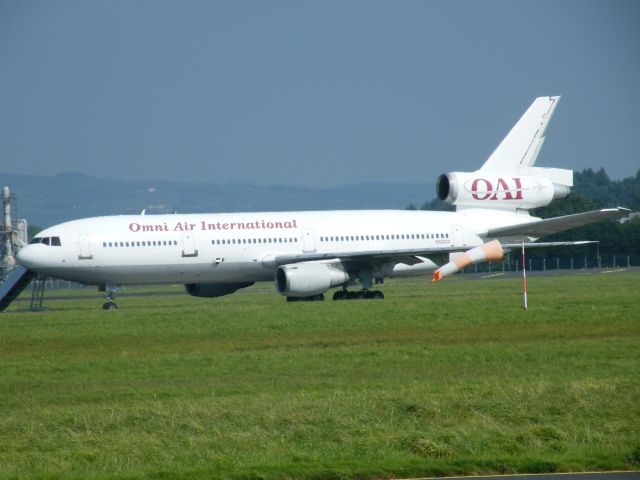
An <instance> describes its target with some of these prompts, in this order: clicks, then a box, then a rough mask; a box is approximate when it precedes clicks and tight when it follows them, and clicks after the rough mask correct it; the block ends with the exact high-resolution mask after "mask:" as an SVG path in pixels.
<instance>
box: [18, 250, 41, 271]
mask: <svg viewBox="0 0 640 480" xmlns="http://www.w3.org/2000/svg"><path fill="white" fill-rule="evenodd" d="M16 260H18V263H19V264H20V265H22V266H23V267H25V268H28V269H32V268H33V267H35V266H36V264H37V261H36V252H35V251H34V249H33V245H27V246H26V247H23V248H22V249H20V251H19V252H18V255H16Z"/></svg>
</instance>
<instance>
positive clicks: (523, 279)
mask: <svg viewBox="0 0 640 480" xmlns="http://www.w3.org/2000/svg"><path fill="white" fill-rule="evenodd" d="M522 288H523V290H522V293H523V300H524V309H525V310H527V272H526V270H525V261H524V241H523V242H522Z"/></svg>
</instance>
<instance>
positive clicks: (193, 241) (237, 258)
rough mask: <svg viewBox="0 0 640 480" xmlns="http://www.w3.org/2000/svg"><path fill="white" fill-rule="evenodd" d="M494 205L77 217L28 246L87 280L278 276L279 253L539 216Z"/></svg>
mask: <svg viewBox="0 0 640 480" xmlns="http://www.w3.org/2000/svg"><path fill="white" fill-rule="evenodd" d="M532 220H533V219H532V217H529V216H528V215H518V214H515V213H509V212H500V211H488V210H467V211H461V212H424V211H405V210H399V211H394V210H363V211H323V212H265V213H226V214H184V215H182V214H174V215H126V216H124V215H123V216H109V217H94V218H87V219H83V220H75V221H71V222H67V223H63V224H60V225H56V226H53V227H50V228H48V229H46V230H44V231H42V232H40V233H39V234H38V237H39V238H41V239H47V238H54V237H58V238H59V242H56V243H59V245H55V246H54V245H52V243H54V242H53V241H50V242H48V243H49V245H47V244H45V243H37V244H31V245H29V246H27V247H25V248H23V249H22V251H21V252H20V255H19V261H20V263H21V264H22V265H24V266H25V267H27V268H29V269H30V270H33V271H35V272H39V273H43V274H45V275H49V276H52V277H57V278H63V279H67V280H74V281H79V282H84V283H88V284H97V285H104V284H113V285H116V284H160V283H185V284H186V283H206V282H220V283H225V282H256V281H265V280H272V279H273V276H274V272H275V266H274V265H273V263H272V259H273V258H274V257H276V256H279V255H295V254H309V253H324V252H332V253H341V252H353V251H357V252H367V251H372V252H374V251H375V252H384V251H397V250H416V251H419V250H421V249H428V248H434V247H467V246H468V247H472V246H475V245H479V244H480V243H482V242H483V241H484V239H482V238H481V237H480V236H479V235H478V233H477V232H481V231H483V230H485V231H486V229H487V228H488V227H489V226H492V227H495V226H500V225H508V224H513V223H520V222H528V221H532Z"/></svg>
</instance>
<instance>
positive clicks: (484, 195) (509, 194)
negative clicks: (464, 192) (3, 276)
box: [471, 177, 522, 200]
mask: <svg viewBox="0 0 640 480" xmlns="http://www.w3.org/2000/svg"><path fill="white" fill-rule="evenodd" d="M512 180H513V183H514V184H515V188H511V187H509V184H508V183H507V181H506V180H505V179H504V178H498V182H497V184H496V186H495V189H494V187H493V185H492V184H491V182H490V181H489V180H487V179H486V178H476V179H474V180H473V182H471V196H472V197H473V198H474V199H475V200H522V181H521V180H520V178H518V177H513V178H512ZM481 183H482V185H481ZM482 187H484V188H482ZM478 191H480V193H478ZM514 193H515V196H514V195H513V194H514ZM499 195H500V197H499Z"/></svg>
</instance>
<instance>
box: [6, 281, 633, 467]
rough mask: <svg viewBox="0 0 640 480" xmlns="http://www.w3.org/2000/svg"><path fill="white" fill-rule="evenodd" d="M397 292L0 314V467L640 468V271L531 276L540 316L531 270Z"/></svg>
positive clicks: (259, 294)
mask: <svg viewBox="0 0 640 480" xmlns="http://www.w3.org/2000/svg"><path fill="white" fill-rule="evenodd" d="M165 290H171V291H176V289H172V288H168V289H165ZM128 291H132V290H131V289H130V290H128ZM133 291H135V290H133ZM384 291H385V294H386V296H387V298H386V299H385V300H384V301H353V302H330V301H327V302H314V303H293V304H287V303H286V302H284V299H283V298H282V297H280V296H279V295H276V294H275V293H274V292H273V289H272V287H271V286H270V285H264V286H259V288H255V287H254V288H252V289H249V290H248V291H247V292H246V293H238V294H235V295H232V296H229V297H223V298H219V299H198V298H192V297H188V296H186V295H184V296H178V295H167V296H147V297H121V298H120V299H119V302H118V303H119V305H120V310H119V311H118V312H105V311H102V310H101V308H100V307H101V304H102V300H101V299H99V297H98V296H97V294H95V293H94V294H90V293H88V292H85V293H84V294H88V295H89V296H88V297H87V298H84V299H82V300H56V301H50V302H48V306H49V307H50V308H51V310H50V311H45V312H39V313H31V312H17V311H15V310H14V311H13V312H11V311H10V312H9V313H7V314H4V315H1V316H0V478H65V479H66V478H77V479H80V478H82V479H86V478H96V479H100V478H153V479H156V478H162V479H165V478H166V479H172V478H190V479H192V478H196V479H197V478H202V479H204V478H207V479H209V478H269V479H271V478H274V479H275V478H310V479H317V478H382V477H392V476H394V477H402V476H426V475H445V474H458V473H465V474H473V473H490V472H498V473H508V472H543V471H544V472H548V471H573V470H601V469H638V468H639V467H640V374H639V372H640V350H639V347H640V343H639V340H640V338H639V337H640V301H639V300H640V275H639V274H637V273H630V272H624V273H616V274H610V275H600V274H594V275H590V276H578V275H577V276H566V277H535V276H534V277H531V278H530V279H529V295H530V299H529V303H530V309H529V311H527V312H525V311H523V310H522V307H521V298H520V295H521V294H520V282H519V280H516V279H491V280H479V281H476V280H465V279H462V278H459V277H458V278H452V279H447V280H445V281H443V282H441V283H440V284H438V285H435V286H431V285H428V284H427V282H426V281H425V280H421V281H409V280H407V281H396V282H389V283H388V284H385V286H384ZM67 293H69V292H66V291H65V292H64V294H67ZM72 293H73V292H72Z"/></svg>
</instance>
